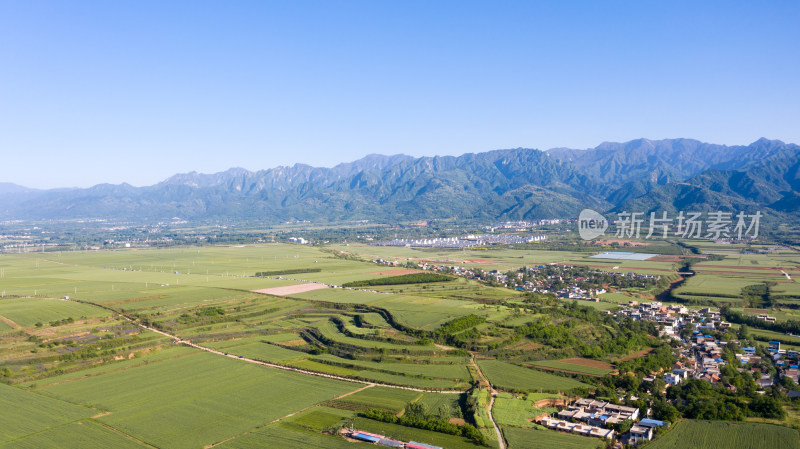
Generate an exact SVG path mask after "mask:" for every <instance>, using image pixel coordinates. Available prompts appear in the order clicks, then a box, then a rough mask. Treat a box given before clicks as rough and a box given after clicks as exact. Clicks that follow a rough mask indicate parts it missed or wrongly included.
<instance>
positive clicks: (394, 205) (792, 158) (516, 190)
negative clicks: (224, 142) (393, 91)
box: [0, 139, 800, 222]
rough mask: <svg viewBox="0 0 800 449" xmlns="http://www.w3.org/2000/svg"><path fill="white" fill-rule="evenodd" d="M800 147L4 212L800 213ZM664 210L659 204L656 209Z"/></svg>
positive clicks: (433, 166) (290, 215) (410, 164)
mask: <svg viewBox="0 0 800 449" xmlns="http://www.w3.org/2000/svg"><path fill="white" fill-rule="evenodd" d="M798 154H800V147H798V146H797V145H793V144H784V143H783V142H780V141H771V140H766V139H761V140H758V141H756V142H754V143H753V144H751V145H748V146H731V147H727V146H722V145H713V144H707V143H702V142H698V141H696V140H690V139H670V140H659V141H650V140H646V139H639V140H634V141H631V142H627V143H603V144H601V145H599V146H598V147H596V148H593V149H589V150H570V149H563V148H559V149H553V150H550V151H547V152H542V151H539V150H532V149H524V148H517V149H510V150H497V151H489V152H485V153H477V154H464V155H462V156H458V157H454V156H445V157H421V158H413V157H410V156H405V155H394V156H382V155H377V154H373V155H369V156H367V157H365V158H363V159H360V160H357V161H354V162H349V163H342V164H339V165H337V166H335V167H332V168H320V167H311V166H308V165H303V164H296V165H294V166H292V167H276V168H271V169H267V170H261V171H256V172H251V171H248V170H245V169H242V168H232V169H230V170H227V171H224V172H220V173H215V174H199V173H195V172H192V173H185V174H177V175H174V176H172V177H170V178H168V179H166V180H164V181H163V182H161V183H158V184H156V185H153V186H148V187H133V186H130V185H128V184H120V185H109V184H101V185H97V186H94V187H91V188H88V189H68V190H48V191H32V192H20V191H16V193H15V192H12V191H11V189H12V188H11V187H9V193H8V194H3V193H2V192H3V190H2V189H3V188H4V187H0V217H2V218H19V219H43V218H47V219H51V218H52V219H59V218H93V217H105V218H123V219H128V220H158V219H165V218H171V217H175V216H178V217H182V218H186V219H192V220H202V219H215V218H228V219H263V220H265V221H273V222H274V221H284V220H289V219H311V220H321V221H337V220H344V219H364V218H371V219H376V220H385V221H391V220H413V219H420V218H461V219H470V218H481V219H533V218H552V217H573V216H577V213H578V212H579V211H580V210H581V209H583V208H586V207H590V208H594V209H597V210H601V211H605V210H611V209H614V208H619V207H622V206H624V207H640V208H645V209H647V210H650V209H653V208H680V207H688V206H693V207H700V206H699V204H701V203H702V204H703V205H704V207H708V208H716V207H722V206H731V207H733V206H736V207H739V208H741V206H742V205H747V206H748V207H749V206H753V207H756V206H757V207H767V208H772V209H773V210H775V211H779V212H780V213H785V214H797V207H796V206H797V205H798V198H800V193H798V192H800V186H798V181H797V180H798V163H797V159H798ZM654 210H655V209H654Z"/></svg>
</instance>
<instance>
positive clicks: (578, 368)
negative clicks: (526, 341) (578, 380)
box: [531, 360, 612, 376]
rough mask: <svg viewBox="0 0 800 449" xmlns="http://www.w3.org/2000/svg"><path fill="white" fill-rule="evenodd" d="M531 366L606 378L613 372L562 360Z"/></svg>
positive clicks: (541, 362) (536, 363)
mask: <svg viewBox="0 0 800 449" xmlns="http://www.w3.org/2000/svg"><path fill="white" fill-rule="evenodd" d="M531 365H533V366H540V367H544V368H552V369H555V370H558V371H568V372H575V373H585V374H589V375H593V376H605V375H606V374H608V373H610V372H611V371H612V370H610V369H605V368H599V367H594V366H586V365H579V364H577V363H569V362H565V361H561V360H540V361H538V362H531Z"/></svg>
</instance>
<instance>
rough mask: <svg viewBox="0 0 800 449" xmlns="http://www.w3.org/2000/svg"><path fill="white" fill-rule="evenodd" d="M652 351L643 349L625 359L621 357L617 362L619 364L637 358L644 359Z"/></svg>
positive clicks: (651, 349)
mask: <svg viewBox="0 0 800 449" xmlns="http://www.w3.org/2000/svg"><path fill="white" fill-rule="evenodd" d="M652 351H653V348H647V349H643V350H641V351H639V352H635V353H633V354H630V355H626V356H625V357H622V358H621V359H619V361H620V362H627V361H628V360H633V359H638V358H639V357H644V356H646V355H647V354H650V352H652Z"/></svg>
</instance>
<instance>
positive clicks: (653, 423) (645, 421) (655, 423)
mask: <svg viewBox="0 0 800 449" xmlns="http://www.w3.org/2000/svg"><path fill="white" fill-rule="evenodd" d="M639 424H640V425H642V424H644V425H645V426H648V427H653V426H663V425H664V421H658V420H656V419H649V418H645V419H643V420H641V421H639Z"/></svg>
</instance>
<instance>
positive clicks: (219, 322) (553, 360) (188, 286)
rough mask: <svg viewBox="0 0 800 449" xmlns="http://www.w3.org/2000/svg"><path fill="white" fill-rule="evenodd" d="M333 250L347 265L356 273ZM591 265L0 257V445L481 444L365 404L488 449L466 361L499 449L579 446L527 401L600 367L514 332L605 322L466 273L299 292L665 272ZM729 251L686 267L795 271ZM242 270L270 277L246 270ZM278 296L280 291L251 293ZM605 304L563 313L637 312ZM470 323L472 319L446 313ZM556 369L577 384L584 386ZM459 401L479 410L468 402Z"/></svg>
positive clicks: (516, 252) (540, 253) (519, 260)
mask: <svg viewBox="0 0 800 449" xmlns="http://www.w3.org/2000/svg"><path fill="white" fill-rule="evenodd" d="M335 250H341V251H347V252H349V253H350V254H359V255H360V256H361V259H362V260H353V259H354V258H353V257H352V256H350V255H342V254H338V253H335ZM598 252H599V250H598ZM591 254H593V252H591V251H546V250H539V249H534V250H523V249H503V248H492V249H488V250H483V249H473V250H467V251H450V250H438V249H426V250H418V249H413V248H389V247H373V246H366V245H359V244H353V245H351V246H335V245H334V246H329V247H326V246H322V247H319V246H310V245H285V244H263V245H253V246H241V247H239V246H205V247H194V248H190V247H185V248H163V249H137V250H122V249H120V250H100V251H70V252H60V253H59V252H37V253H27V254H26V253H20V254H0V267H2V269H3V273H2V275H0V291H1V292H2V293H3V295H2V296H0V380H2V382H3V383H2V384H0V448H6V447H21V448H40V447H42V448H49V447H67V448H70V447H122V448H126V447H147V446H148V445H150V446H151V447H152V446H155V447H163V448H183V447H185V448H202V447H205V446H209V445H218V446H216V447H220V448H253V447H285V448H288V449H292V448H301V447H302V448H307V447H326V448H327V447H330V448H350V447H355V448H358V447H366V445H365V444H362V443H353V442H348V441H347V440H345V439H343V438H340V437H337V436H335V435H329V434H326V432H329V431H332V430H335V428H337V427H339V426H342V425H345V424H349V423H351V422H354V423H355V424H356V425H357V426H361V428H363V430H367V431H373V432H378V433H384V434H387V435H390V436H393V437H396V438H398V439H402V440H405V441H408V440H415V441H421V442H426V443H430V444H437V445H440V446H443V447H445V448H447V449H459V448H465V449H466V448H470V449H474V448H478V447H483V446H477V445H475V444H474V443H473V442H471V441H470V440H467V439H465V438H462V437H455V436H450V435H445V434H442V433H436V432H429V431H424V430H419V429H412V428H408V427H403V426H398V425H393V424H386V423H381V422H377V421H372V420H368V419H364V418H363V417H358V416H357V415H358V412H359V411H363V410H364V409H367V408H380V409H384V410H388V411H391V412H392V413H401V412H404V409H406V407H407V405H408V404H409V403H413V402H418V403H420V404H423V405H424V406H425V407H426V408H427V409H428V410H429V411H430V412H431V413H439V412H441V413H446V412H448V411H449V413H450V414H451V417H458V418H463V419H465V420H466V421H467V422H470V423H471V422H473V419H474V420H475V423H476V424H478V427H479V430H480V432H482V434H484V435H485V437H486V438H487V440H488V441H489V445H490V446H492V445H494V446H495V447H496V446H497V441H496V435H495V433H494V431H493V427H492V426H491V423H490V422H489V418H488V403H489V399H490V392H489V390H488V389H486V388H485V385H484V386H483V388H482V389H477V390H475V389H474V388H473V387H474V383H475V382H477V381H478V380H479V379H480V375H479V374H478V372H477V370H476V368H475V367H474V366H473V363H472V360H473V358H474V360H476V361H477V363H478V366H479V367H480V368H481V371H482V372H483V374H484V375H485V376H486V377H487V378H488V379H489V380H490V382H491V383H492V384H493V385H494V386H495V387H497V389H499V390H501V392H500V393H499V395H498V398H497V400H496V402H495V406H494V409H493V414H494V416H495V418H496V420H497V421H498V422H499V424H500V425H501V426H502V428H503V431H504V434H505V438H506V440H507V441H508V443H509V445H510V447H511V448H512V449H513V448H526V447H538V446H546V447H565V448H574V449H583V448H586V449H594V448H595V447H597V446H598V445H599V444H602V441H601V440H597V439H588V438H584V437H579V436H575V435H568V434H563V433H559V432H553V431H541V430H536V429H535V428H536V427H537V426H536V425H535V424H533V423H531V422H530V419H531V418H533V417H535V416H537V415H538V414H541V413H550V412H552V411H553V409H551V408H547V407H545V408H541V409H540V408H537V407H535V405H534V402H535V401H536V399H537V398H538V399H543V398H545V397H554V395H553V394H548V393H552V392H564V393H567V392H570V391H571V390H574V389H576V388H586V389H588V390H592V387H593V386H596V385H599V383H600V381H599V380H598V379H594V378H592V377H590V375H595V376H601V375H604V374H607V373H609V372H610V370H609V369H607V367H610V365H602V364H599V363H595V364H593V366H592V367H587V366H583V365H582V364H580V362H582V361H581V360H575V359H574V358H575V357H581V356H582V354H581V353H579V352H578V349H576V348H573V347H565V346H563V345H559V344H558V343H556V342H553V341H550V340H548V339H546V338H543V337H541V336H538V335H535V334H530V335H527V334H525V335H522V334H519V331H520V329H519V326H522V325H525V324H527V323H530V322H532V321H536V320H544V322H546V323H547V324H548V325H560V324H561V323H564V322H565V321H569V322H570V328H569V329H570V332H571V333H573V334H574V335H575V336H577V337H579V338H580V340H581V341H586V343H587V345H593V344H596V343H600V342H606V341H608V338H613V336H614V335H617V334H618V332H619V331H620V330H621V329H620V327H619V325H618V324H617V323H616V322H615V321H612V320H611V319H610V318H609V317H605V316H602V317H600V318H598V317H597V315H599V314H596V313H594V312H593V311H592V310H591V309H585V308H582V307H581V308H574V307H572V306H571V303H572V301H560V300H557V299H554V298H547V297H544V296H542V295H534V294H527V293H524V292H520V291H514V290H511V289H508V288H505V287H498V286H496V285H494V286H493V285H492V284H489V283H486V282H479V281H476V280H473V279H468V278H466V277H455V278H454V279H453V280H451V281H447V282H438V283H426V284H398V285H390V286H380V287H372V286H367V287H365V288H358V289H347V288H323V289H317V290H312V291H304V292H301V291H302V290H307V288H305V287H307V284H308V282H321V283H324V284H329V285H335V286H341V285H342V284H344V283H346V282H353V281H364V280H369V279H376V278H381V277H390V276H393V275H394V274H392V272H393V271H397V273H396V274H398V275H399V274H403V273H404V272H403V271H399V270H400V268H390V267H387V266H385V265H378V264H375V263H370V262H367V260H372V259H374V258H377V257H381V258H384V259H389V258H390V256H398V260H399V262H400V263H404V262H405V259H406V258H410V259H412V261H416V262H422V261H431V262H432V263H438V262H443V263H447V264H448V265H460V266H472V267H476V268H480V269H482V270H490V269H500V270H503V271H505V270H509V269H512V268H514V267H519V266H523V265H525V266H537V265H540V264H545V263H553V262H555V263H564V264H574V265H588V266H591V267H593V268H598V269H612V268H613V269H614V270H618V271H625V272H628V271H634V272H639V273H654V274H669V273H672V272H674V269H675V263H673V262H665V261H604V260H598V259H588V258H587V256H588V255H591ZM740 256H741V255H737V254H733V253H731V254H729V258H728V259H725V260H723V261H714V263H711V262H706V263H704V264H700V265H707V269H709V270H712V271H713V269H716V268H714V267H721V266H725V265H730V266H731V267H734V266H735V270H734V269H733V268H730V269H731V270H734V271H735V273H736V274H735V275H734V276H739V275H742V276H744V277H745V278H746V279H745V280H743V281H741V282H746V283H747V285H752V284H753V283H756V282H754V281H753V279H755V277H757V275H758V273H759V272H758V270H756V269H755V268H754V267H763V268H767V269H768V270H767V271H769V272H770V274H769V276H773V277H774V275H775V273H774V268H776V267H782V266H786V265H788V264H789V262H790V260H789V259H791V258H796V256H794V255H792V254H788V255H787V254H781V255H780V257H782V258H783V259H780V260H778V261H773V260H772V258H771V257H760V258H759V257H755V256H753V257H740ZM390 260H391V259H390ZM715 264H716V265H715ZM614 267H617V268H614ZM257 272H271V273H274V275H272V276H269V277H255V276H254V275H255V273H257ZM281 273H282V274H281ZM753 276H755V277H753ZM751 277H752V278H751ZM792 285H793V284H778V286H777V287H776V290H777V289H778V287H780V289H781V290H780V291H781V292H783V291H790V290H792V289H793V288H794V287H792ZM274 287H290V288H288V289H282V290H277V291H276V290H268V291H266V292H257V291H256V290H262V289H269V288H274ZM726 288H727V289H729V290H730V291H731V292H734V293H732V298H730V299H731V300H732V302H735V301H739V300H740V298H739V296H738V294H739V290H738V289H739V285H738V284H736V283H734V282H729V281H728V280H727V279H726V278H724V276H720V275H718V274H717V273H713V272H708V273H700V274H698V275H697V276H695V277H694V278H692V279H691V280H690V281H689V282H687V285H684V286H682V287H681V288H680V289H679V292H678V293H680V291H682V290H686V291H689V290H691V289H695V290H696V293H697V294H698V295H702V294H709V293H710V292H714V291H720V290H724V289H726ZM372 290H374V291H372ZM292 291H295V292H296V293H292ZM609 295H616V296H610V297H609V298H608V301H605V302H600V303H588V302H587V303H586V304H584V303H583V302H580V303H579V304H578V305H579V306H590V307H594V308H598V309H603V308H608V307H615V306H616V304H615V303H617V302H627V301H628V300H629V299H634V298H633V297H630V296H625V295H622V294H619V293H614V294H609ZM64 296H69V297H70V299H71V300H70V301H66V300H63V299H62V298H63V297H64ZM733 296H735V297H733ZM640 299H641V298H640ZM786 301H788V302H791V301H793V299H791V298H789V299H786ZM737 305H738V306H741V304H737ZM780 313H781V315H778V316H779V319H781V320H784V319H790V318H792V317H793V316H795V315H794V311H793V310H792V311H782V312H780ZM470 315H474V316H475V317H477V319H475V318H474V317H471V318H470V319H469V320H460V318H462V317H467V316H470ZM601 320H602V321H601ZM464 323H467V324H464ZM470 323H471V324H470ZM445 324H446V325H447V326H446V327H442V326H443V325H445ZM462 325H463V326H462ZM154 330H158V331H160V332H156V331H154ZM759 332H761V331H759V330H757V329H751V334H753V335H754V336H756V337H757V338H767V337H772V336H774V335H772V334H769V335H768V334H764V335H761V334H760V333H759ZM764 332H766V331H764ZM647 338H651V337H647ZM189 343H191V344H194V345H199V346H200V347H203V348H209V349H212V350H214V351H220V352H222V353H227V354H229V355H230V356H227V357H226V356H225V355H223V354H218V353H214V352H206V351H203V350H201V349H198V348H194V347H191V346H189ZM237 356H238V357H237ZM240 357H241V358H249V359H255V360H262V361H267V362H271V363H278V364H281V365H285V366H287V367H290V368H303V369H308V370H310V371H314V372H316V373H327V374H333V375H336V376H342V377H347V378H349V380H350V381H346V380H339V379H330V378H325V377H322V376H313V375H309V374H304V373H299V372H292V371H291V370H282V369H277V368H274V367H268V366H263V365H258V364H254V363H248V361H247V360H243V359H241V358H240ZM537 360H538V361H537ZM570 360H572V361H570ZM575 362H578V363H575ZM523 365H525V366H523ZM531 365H533V367H528V366H531ZM535 366H539V367H540V368H541V369H536V368H535ZM545 368H547V369H548V370H545ZM552 370H562V371H572V372H576V373H581V374H585V375H587V376H586V377H583V378H585V379H587V380H586V381H585V382H586V383H584V382H580V381H578V380H576V379H575V378H573V377H570V376H571V375H572V374H569V373H556V372H554V371H552ZM562 374H564V375H562ZM356 381H358V382H356ZM369 382H374V383H378V384H381V383H382V384H386V385H387V386H377V385H372V386H368V385H366V383H369ZM389 386H395V387H398V388H390V387H389ZM362 388H363V390H360V391H358V392H357V393H353V392H354V391H356V390H359V389H362ZM411 389H417V390H418V391H413V390H411ZM429 390H435V391H442V390H446V392H437V393H434V392H430V391H429ZM511 392H514V393H523V395H521V394H514V395H512V393H511ZM526 392H527V393H528V394H527V395H524V393H526ZM350 393H353V394H350ZM469 394H473V395H475V397H476V398H478V399H479V402H480V404H478V405H477V406H476V407H475V409H473V408H472V407H473V405H474V404H471V403H470V401H471V400H472V398H471V397H470V396H468V395H469ZM523 397H524V398H523ZM556 397H558V396H556ZM682 425H684V424H680V425H679V426H682ZM741 425H744V424H741ZM680 430H681V427H678V428H676V429H675V430H674V431H670V432H668V433H667V434H666V436H665V437H669V436H670V435H671V434H672V433H673V432H676V431H680ZM756 430H758V429H756ZM678 433H680V432H678ZM751 433H752V432H751ZM756 433H757V432H756ZM776 435H777V434H776ZM665 441H666V440H665ZM768 441H772V440H768ZM782 441H783V440H775V443H776V444H778V443H781V442H782ZM65 442H66V443H65ZM654 447H660V446H654ZM765 447H766V446H765ZM792 448H793V449H797V448H796V447H792Z"/></svg>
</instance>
